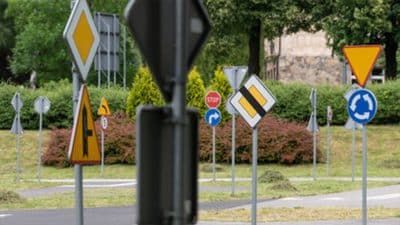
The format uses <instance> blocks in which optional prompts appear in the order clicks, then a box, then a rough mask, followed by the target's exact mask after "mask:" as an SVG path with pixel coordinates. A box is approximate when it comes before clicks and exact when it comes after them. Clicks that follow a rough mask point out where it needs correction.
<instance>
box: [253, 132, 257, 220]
mask: <svg viewBox="0 0 400 225" xmlns="http://www.w3.org/2000/svg"><path fill="white" fill-rule="evenodd" d="M257 149H258V129H257V126H256V127H254V129H253V159H252V161H253V173H252V191H251V202H252V204H251V224H252V225H256V224H257V158H258V157H257Z"/></svg>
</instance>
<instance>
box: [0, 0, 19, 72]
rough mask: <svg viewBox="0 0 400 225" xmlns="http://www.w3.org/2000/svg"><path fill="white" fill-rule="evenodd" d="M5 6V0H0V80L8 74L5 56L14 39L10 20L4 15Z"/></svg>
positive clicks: (7, 55) (9, 51)
mask: <svg viewBox="0 0 400 225" xmlns="http://www.w3.org/2000/svg"><path fill="white" fill-rule="evenodd" d="M7 7H8V3H7V1H6V0H0V80H6V79H7V78H8V77H9V76H10V71H9V69H8V66H9V65H8V62H7V58H8V57H9V56H10V54H11V49H12V47H13V46H14V41H15V39H14V30H13V28H12V27H13V24H12V20H11V19H10V18H7V17H6V10H7Z"/></svg>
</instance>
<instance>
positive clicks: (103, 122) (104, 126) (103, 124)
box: [101, 116, 108, 130]
mask: <svg viewBox="0 0 400 225" xmlns="http://www.w3.org/2000/svg"><path fill="white" fill-rule="evenodd" d="M107 126H108V121H107V117H105V116H102V117H101V128H102V129H103V130H105V129H107Z"/></svg>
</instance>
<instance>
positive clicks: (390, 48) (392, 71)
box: [384, 33, 399, 80]
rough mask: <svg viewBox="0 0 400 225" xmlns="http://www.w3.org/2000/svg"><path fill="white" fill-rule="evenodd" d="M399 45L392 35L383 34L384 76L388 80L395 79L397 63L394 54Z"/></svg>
mask: <svg viewBox="0 0 400 225" xmlns="http://www.w3.org/2000/svg"><path fill="white" fill-rule="evenodd" d="M398 47H399V44H398V43H397V42H396V41H395V39H394V34H393V33H386V34H385V49H384V51H385V76H386V78H387V79H389V80H394V79H396V76H397V61H396V52H397V49H398Z"/></svg>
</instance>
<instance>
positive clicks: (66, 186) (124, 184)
mask: <svg viewBox="0 0 400 225" xmlns="http://www.w3.org/2000/svg"><path fill="white" fill-rule="evenodd" d="M133 185H136V182H126V183H120V184H83V187H84V188H114V187H129V186H133ZM59 187H63V188H73V187H75V185H62V186H59Z"/></svg>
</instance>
